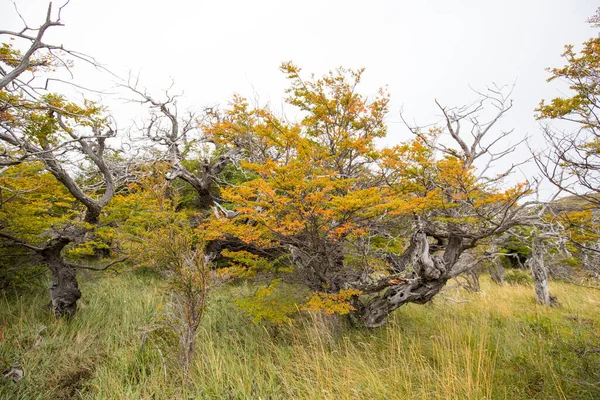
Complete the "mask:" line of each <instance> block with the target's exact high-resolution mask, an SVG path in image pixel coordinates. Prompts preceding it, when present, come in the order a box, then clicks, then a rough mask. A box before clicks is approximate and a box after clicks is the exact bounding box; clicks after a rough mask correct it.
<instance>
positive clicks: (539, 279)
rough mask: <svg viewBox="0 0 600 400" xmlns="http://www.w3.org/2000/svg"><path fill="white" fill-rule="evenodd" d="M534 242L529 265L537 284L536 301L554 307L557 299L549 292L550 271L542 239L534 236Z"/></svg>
mask: <svg viewBox="0 0 600 400" xmlns="http://www.w3.org/2000/svg"><path fill="white" fill-rule="evenodd" d="M532 242H533V244H532V249H531V256H530V257H529V259H528V260H527V264H528V266H529V268H530V269H531V275H532V276H533V282H534V284H535V299H536V301H537V302H538V303H539V304H543V305H547V306H550V305H554V304H555V302H556V299H554V298H553V297H552V296H550V291H549V290H548V269H547V268H546V265H545V264H544V250H543V247H542V239H541V238H540V237H539V236H537V235H534V237H533V241H532Z"/></svg>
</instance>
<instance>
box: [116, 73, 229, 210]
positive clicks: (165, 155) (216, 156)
mask: <svg viewBox="0 0 600 400" xmlns="http://www.w3.org/2000/svg"><path fill="white" fill-rule="evenodd" d="M126 87H127V88H128V89H129V90H131V91H132V92H133V93H134V94H135V95H136V96H137V97H138V98H141V100H136V101H139V102H140V103H141V104H145V105H146V104H147V105H148V106H149V107H150V111H151V113H150V118H149V120H148V121H147V123H146V124H145V126H143V127H142V129H141V130H142V133H143V135H144V136H145V138H146V139H147V140H150V142H151V143H152V145H150V146H148V147H149V148H150V150H154V151H153V156H154V158H155V159H157V160H166V161H168V162H169V163H170V164H171V170H170V171H169V172H168V174H167V177H168V179H169V180H171V181H174V180H176V179H178V178H179V179H181V180H183V181H184V182H186V183H187V184H189V185H190V186H191V187H192V188H193V190H194V191H195V192H196V206H197V207H198V208H199V209H200V210H207V209H210V207H211V206H213V205H214V204H215V200H214V195H213V193H212V190H213V189H214V182H215V180H216V179H217V177H218V176H219V174H221V173H222V172H223V170H224V169H225V168H226V167H227V166H228V165H229V164H230V163H231V162H232V160H233V159H234V158H235V157H236V156H237V154H238V152H239V149H238V148H237V146H236V144H235V143H233V142H228V143H224V142H223V141H216V140H215V138H214V137H213V135H211V132H210V131H209V130H207V127H208V126H210V125H211V124H212V125H215V124H216V125H219V124H224V123H227V121H223V120H222V119H221V116H220V115H219V114H218V113H217V112H216V111H215V110H213V109H210V108H209V109H207V110H206V113H205V115H202V116H199V115H196V114H195V113H193V112H188V113H186V115H184V116H179V115H178V108H177V98H178V96H176V95H172V94H170V93H169V90H167V91H166V92H165V99H164V100H159V99H157V98H154V97H152V96H151V95H150V94H148V93H147V92H146V91H145V90H143V89H141V88H140V87H139V82H138V80H137V79H136V80H135V81H133V80H132V79H131V78H130V81H129V82H128V84H127V85H126ZM207 122H208V123H207ZM153 146H155V147H157V148H153ZM156 150H158V151H156Z"/></svg>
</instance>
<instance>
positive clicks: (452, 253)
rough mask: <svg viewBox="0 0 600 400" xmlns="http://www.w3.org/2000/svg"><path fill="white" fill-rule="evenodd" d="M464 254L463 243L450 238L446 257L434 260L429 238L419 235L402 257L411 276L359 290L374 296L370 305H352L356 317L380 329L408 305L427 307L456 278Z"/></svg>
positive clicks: (355, 303) (369, 325)
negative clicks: (455, 274)
mask: <svg viewBox="0 0 600 400" xmlns="http://www.w3.org/2000/svg"><path fill="white" fill-rule="evenodd" d="M463 251H464V247H463V245H462V240H461V239H460V238H458V237H454V236H450V238H449V239H448V245H447V247H446V250H445V251H444V254H443V256H439V255H433V256H432V255H431V254H430V253H429V242H428V240H427V236H426V234H425V233H424V232H423V231H421V230H419V231H417V232H416V233H415V235H414V236H413V238H412V240H411V244H410V246H409V247H408V249H407V250H406V252H405V253H404V254H403V255H402V260H403V262H406V263H407V265H406V266H405V267H404V268H401V270H404V271H409V272H408V273H407V274H406V275H405V276H404V277H394V276H392V277H387V278H384V279H383V280H380V281H378V282H376V283H372V284H370V285H367V286H362V287H359V288H360V289H361V290H362V291H363V293H365V294H367V295H369V294H371V293H374V295H373V297H371V298H370V299H369V300H368V301H367V303H366V304H363V303H361V302H360V301H359V300H358V299H354V300H353V301H352V305H353V307H354V308H355V309H356V311H355V317H356V316H359V319H360V320H361V322H362V324H363V325H365V326H366V327H369V328H376V327H379V326H382V325H383V324H385V322H386V320H387V316H388V315H389V314H390V313H391V312H392V311H394V310H395V309H397V308H399V307H401V306H402V305H404V304H406V303H417V304H425V303H427V302H429V301H431V300H432V299H433V297H434V296H435V295H436V294H438V293H439V292H440V291H441V290H442V288H443V287H444V286H445V285H446V282H448V279H450V278H451V277H452V275H451V270H452V267H453V266H454V264H456V261H457V260H458V258H459V257H460V255H461V253H462V252H463ZM356 314H357V315H356Z"/></svg>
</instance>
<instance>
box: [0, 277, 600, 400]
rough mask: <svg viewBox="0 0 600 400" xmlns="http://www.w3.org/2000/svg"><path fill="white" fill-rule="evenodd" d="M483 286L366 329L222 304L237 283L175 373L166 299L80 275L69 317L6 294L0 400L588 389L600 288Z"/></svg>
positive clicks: (39, 301)
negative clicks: (21, 375)
mask: <svg viewBox="0 0 600 400" xmlns="http://www.w3.org/2000/svg"><path fill="white" fill-rule="evenodd" d="M482 288H483V289H482V292H481V293H477V294H468V293H466V292H463V291H453V292H451V293H445V294H442V295H441V296H438V298H437V299H436V300H435V301H434V302H433V304H430V305H425V306H420V305H409V306H406V307H403V308H401V309H399V310H398V311H397V312H396V313H395V314H394V315H393V318H392V319H391V320H390V322H389V323H388V325H386V326H385V327H384V328H381V329H378V330H371V331H360V330H356V329H351V328H349V327H348V326H346V324H345V323H344V320H342V319H336V318H334V317H328V316H323V315H318V314H305V315H303V316H302V317H301V318H299V319H298V320H297V321H296V322H295V323H294V324H293V325H291V326H283V327H275V326H267V325H255V324H253V323H252V322H251V321H249V320H248V319H246V318H245V317H243V316H242V315H241V313H240V312H239V311H238V310H237V309H236V308H235V306H234V305H233V303H232V297H233V296H236V295H238V294H239V292H240V291H241V290H244V288H226V289H223V290H220V291H219V292H215V293H214V294H213V297H212V301H211V306H210V310H209V312H208V314H207V316H206V318H205V319H204V321H203V324H202V327H201V331H200V332H199V335H198V345H197V352H196V356H195V364H194V365H193V367H192V370H191V377H190V379H189V380H188V381H187V382H184V380H183V378H182V375H181V371H180V368H179V367H178V364H177V340H176V338H175V337H174V336H173V334H172V333H170V332H169V331H168V330H166V329H160V328H158V329H157V327H158V326H159V323H160V317H161V312H160V310H161V307H162V306H163V305H164V302H165V296H164V294H163V293H164V292H163V289H164V287H163V284H162V282H161V281H160V280H159V279H157V278H156V277H154V276H152V275H151V274H148V273H146V274H141V273H124V274H121V275H118V276H113V277H110V276H104V277H102V278H101V279H95V280H93V281H91V280H89V281H84V283H83V284H82V291H83V293H84V297H83V298H82V300H81V309H80V312H79V313H78V314H77V315H76V316H75V317H74V318H72V319H71V320H56V319H54V318H53V317H52V316H51V314H50V313H49V311H45V310H44V305H45V304H46V303H47V301H48V299H47V294H46V293H43V292H41V293H40V294H39V295H27V296H24V297H21V298H17V297H16V296H8V297H7V296H4V298H0V325H1V324H2V321H5V322H6V323H7V325H6V328H5V331H4V337H3V339H2V340H1V341H0V368H1V369H4V368H6V367H8V366H9V365H16V364H19V365H21V366H22V367H23V368H24V370H25V379H24V380H23V381H21V382H19V383H13V382H9V381H7V380H2V379H1V378H0V398H2V399H4V398H6V399H13V398H14V399H61V398H65V399H66V398H100V399H171V398H173V399H186V398H190V399H205V398H206V399H212V398H214V399H290V398H299V399H321V398H322V399H598V398H600V383H599V382H598V380H599V378H598V375H597V374H598V371H599V370H600V355H599V354H595V353H593V352H590V350H594V349H596V350H598V348H600V343H599V340H598V334H599V333H600V315H599V314H600V313H599V311H600V291H595V290H591V289H585V288H581V287H577V286H572V285H567V284H562V283H557V282H553V283H552V284H551V291H552V293H553V294H554V295H556V296H557V297H558V299H559V301H560V307H557V308H546V307H541V306H537V305H535V304H534V301H533V289H532V288H531V287H528V286H504V287H498V286H495V285H493V284H492V283H490V282H489V281H488V280H487V279H484V280H482ZM444 297H452V298H454V299H461V300H469V302H465V303H455V302H452V301H447V300H444ZM42 326H45V327H46V328H45V329H44V330H42V331H41V333H38V332H39V330H40V327H42ZM144 332H146V333H145V334H144ZM143 336H145V340H143V339H142V337H143ZM594 346H595V347H594ZM586 350H587V352H586Z"/></svg>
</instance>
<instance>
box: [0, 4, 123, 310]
mask: <svg viewBox="0 0 600 400" xmlns="http://www.w3.org/2000/svg"><path fill="white" fill-rule="evenodd" d="M61 11H62V8H60V9H59V10H58V13H57V15H56V17H55V16H54V15H53V10H52V5H51V4H50V6H49V7H48V11H47V14H46V20H45V22H44V23H43V24H42V26H40V27H39V28H37V29H33V28H29V27H28V26H25V28H24V29H23V30H22V31H20V32H10V31H0V35H4V36H8V37H9V38H11V39H13V38H16V39H21V40H23V41H26V42H29V47H28V48H27V50H26V51H25V52H21V51H19V50H18V49H16V48H15V47H13V45H12V44H10V43H4V44H3V45H2V53H1V54H2V58H1V59H0V61H1V65H0V75H1V76H2V78H1V79H0V113H1V114H2V118H1V119H0V149H1V151H2V155H1V156H0V162H1V163H2V164H3V165H4V166H5V168H14V167H12V166H14V165H18V164H20V163H22V162H25V161H27V162H29V161H36V162H38V165H39V163H41V165H43V166H44V169H45V170H46V171H47V172H48V173H50V174H51V175H52V176H53V177H54V178H55V179H56V181H57V182H59V183H60V185H62V187H63V188H64V189H65V190H66V191H67V192H68V193H69V194H70V196H71V199H72V200H71V205H72V208H71V209H69V210H68V211H66V213H65V214H64V215H63V219H62V220H61V221H60V223H59V224H57V225H49V224H43V223H42V224H41V225H40V224H37V225H35V226H36V227H37V228H38V230H37V232H36V235H35V236H34V237H32V236H31V235H29V234H25V232H23V230H22V226H19V221H18V220H15V219H12V218H8V219H7V220H6V221H3V225H2V226H0V238H1V239H2V240H3V241H4V242H5V243H9V244H11V245H14V246H18V247H22V248H25V249H27V250H29V251H31V252H33V253H34V254H35V257H36V259H39V260H40V261H41V262H42V263H43V264H44V265H46V266H47V267H48V269H49V270H50V272H51V274H52V284H51V286H50V295H51V298H52V307H53V309H54V312H55V313H56V315H57V316H61V315H72V314H73V313H74V312H75V311H76V308H77V300H78V299H79V298H80V296H81V293H80V291H79V287H78V283H77V279H76V272H75V271H76V269H77V268H78V267H80V268H92V269H93V267H84V266H78V265H76V264H74V263H71V262H69V261H67V260H66V259H65V255H64V251H65V249H66V248H67V246H69V245H72V244H76V243H80V242H82V241H84V240H85V239H86V236H88V234H89V233H90V232H91V231H93V229H94V227H95V226H96V225H97V224H98V222H99V219H100V214H101V212H102V209H103V208H104V207H105V206H106V205H107V204H108V203H109V202H110V200H111V199H112V197H113V195H114V193H115V180H114V177H113V173H112V171H111V168H110V165H109V163H108V162H107V160H106V155H107V153H109V152H110V150H109V149H108V146H107V141H108V140H109V139H110V138H112V137H114V136H115V135H116V132H115V131H114V130H113V129H112V128H111V127H110V126H109V124H108V120H107V118H106V116H105V114H104V109H103V108H102V107H100V106H98V105H96V104H94V103H93V102H90V101H87V100H84V102H83V103H82V104H77V103H76V102H72V101H69V100H68V99H67V98H66V97H65V96H63V95H60V94H55V93H51V92H49V91H48V90H47V88H48V82H49V81H50V80H52V79H54V78H53V77H52V75H50V76H45V75H38V73H39V72H48V70H51V69H53V68H56V67H59V66H65V67H67V68H68V66H69V63H68V62H67V61H65V60H63V58H62V57H64V56H69V55H70V56H74V57H77V58H79V59H81V60H86V61H88V62H93V61H92V59H90V58H88V57H85V56H84V55H81V54H80V53H76V52H72V51H67V50H64V49H63V48H62V46H54V45H49V44H46V43H45V42H44V41H43V36H44V34H45V33H46V31H47V30H48V29H49V28H51V27H55V26H62V23H61V21H60V14H61ZM27 74H29V75H30V76H29V77H28V78H27V79H26V78H25V76H26V75H27ZM78 164H80V165H81V164H87V165H89V166H90V167H91V168H93V169H95V171H96V173H97V174H98V176H99V177H100V180H101V182H102V185H101V186H100V187H96V186H95V187H93V188H88V187H86V186H85V184H83V183H82V182H80V181H79V180H78V175H77V165H78ZM7 171H8V170H7V169H5V170H4V173H5V174H6V173H7ZM37 174H38V177H39V178H40V179H47V178H46V174H45V173H44V172H41V171H39V172H38V173H37ZM61 191H62V189H60V190H58V192H61ZM23 193H24V192H23V191H22V190H20V189H17V190H16V191H12V195H14V196H17V197H19V196H21V197H22V195H23ZM40 195H41V196H42V197H43V192H42V193H41V194H40ZM61 200H62V199H61V197H57V202H60V201H61ZM42 201H46V202H47V201H48V198H47V197H46V198H42ZM52 203H53V206H55V204H54V202H52ZM64 204H65V203H64V201H63V202H62V206H63V207H64ZM59 208H60V207H59ZM82 208H83V210H84V212H83V217H82V218H80V216H79V214H80V212H74V211H75V210H81V209H82ZM65 216H69V218H65ZM31 217H32V220H31V221H29V222H26V223H25V224H29V223H33V219H35V218H36V216H35V215H31ZM38 217H39V216H38ZM51 221H52V219H49V221H48V222H51Z"/></svg>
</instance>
